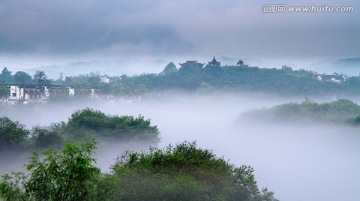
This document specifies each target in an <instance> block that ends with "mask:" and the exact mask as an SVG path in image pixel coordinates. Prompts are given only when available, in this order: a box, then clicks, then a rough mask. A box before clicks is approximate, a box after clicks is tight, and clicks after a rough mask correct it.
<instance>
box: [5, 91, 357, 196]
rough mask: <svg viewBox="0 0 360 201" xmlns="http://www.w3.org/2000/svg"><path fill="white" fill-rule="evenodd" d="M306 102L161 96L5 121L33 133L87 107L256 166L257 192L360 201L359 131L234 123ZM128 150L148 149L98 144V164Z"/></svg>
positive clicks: (53, 109)
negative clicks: (147, 123)
mask: <svg viewBox="0 0 360 201" xmlns="http://www.w3.org/2000/svg"><path fill="white" fill-rule="evenodd" d="M302 100H303V99H291V100H290V99H287V98H278V97H270V96H266V95H262V94H238V95H229V94H222V95H220V94H217V95H208V96H205V95H204V96H201V95H189V94H162V95H149V96H146V97H143V99H142V101H141V103H138V104H129V103H123V102H120V101H113V100H112V101H110V100H107V101H83V102H71V103H59V104H50V103H49V104H47V105H34V106H26V107H20V108H15V107H13V108H9V109H6V110H4V111H0V115H1V116H3V115H7V116H9V117H10V118H11V119H13V120H17V121H19V122H20V123H23V124H25V125H26V126H28V127H31V126H34V125H41V126H47V125H50V124H51V123H55V122H59V121H67V119H68V118H69V117H70V115H71V114H72V113H73V112H74V111H75V110H78V109H83V108H85V107H91V108H94V109H97V110H101V111H102V112H104V113H106V114H111V115H134V116H138V115H140V114H141V115H142V116H144V117H145V118H150V119H151V123H152V125H157V126H158V128H159V130H160V132H161V133H160V138H161V142H160V143H159V145H158V146H159V147H165V146H167V145H168V144H170V143H171V144H176V143H180V142H182V141H185V140H186V141H194V140H195V141H197V144H198V146H199V147H203V148H207V149H211V150H213V151H214V153H215V154H216V155H218V156H223V157H224V158H225V159H229V160H230V162H231V163H233V164H235V165H237V166H239V165H242V164H245V165H250V166H252V167H253V168H254V169H255V173H254V174H255V177H256V179H257V181H258V183H259V186H260V187H268V188H269V189H270V190H271V191H274V192H275V196H276V197H277V198H279V199H280V200H282V201H287V200H291V201H300V200H301V201H303V200H309V201H311V200H314V201H316V200H328V201H337V200H347V201H357V200H360V195H359V194H358V193H357V190H358V189H357V187H358V186H360V174H358V170H359V169H360V157H359V153H360V135H359V134H358V132H359V129H360V128H356V127H351V126H340V125H329V124H321V125H316V124H315V125H314V124H313V125H308V124H303V125H302V124H299V125H288V124H282V123H281V122H279V123H276V124H262V123H259V122H256V121H251V122H249V121H246V122H241V121H240V122H239V121H236V120H237V119H238V117H239V115H240V114H242V113H244V112H246V111H249V110H251V109H254V108H262V107H271V106H273V105H276V104H281V103H286V102H290V101H297V102H300V101H302ZM329 101H331V100H329ZM126 149H135V150H147V149H148V147H147V145H145V144H138V143H134V142H132V143H114V144H112V143H106V144H105V143H104V144H102V145H101V144H100V147H99V149H98V150H97V151H96V152H97V156H96V157H97V165H98V166H100V167H101V169H102V170H103V171H109V167H110V166H111V164H114V162H115V158H116V157H117V156H118V155H120V154H121V153H122V152H123V151H124V150H126ZM7 169H10V168H9V167H7Z"/></svg>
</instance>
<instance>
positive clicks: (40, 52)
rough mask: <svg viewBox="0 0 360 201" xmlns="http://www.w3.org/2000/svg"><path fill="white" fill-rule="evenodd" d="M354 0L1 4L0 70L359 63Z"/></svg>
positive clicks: (15, 0) (359, 14)
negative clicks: (220, 61)
mask: <svg viewBox="0 0 360 201" xmlns="http://www.w3.org/2000/svg"><path fill="white" fill-rule="evenodd" d="M359 2H360V1H358V0H345V1H343V0H338V1H335V0H327V1H321V0H320V1H315V0H313V1H309V0H302V1H295V0H102V1H98V0H76V1H73V0H52V1H43V0H32V1H28V0H0V64H2V65H3V66H4V65H7V66H15V67H16V66H17V65H16V63H17V64H19V63H23V64H27V65H29V66H31V65H51V64H53V65H57V64H58V63H61V62H63V63H64V62H65V63H66V62H77V61H97V60H102V61H117V60H127V61H138V60H141V59H150V60H153V61H158V60H164V61H169V60H176V59H179V60H186V59H199V60H201V59H203V58H209V59H211V57H212V56H218V57H220V56H226V57H229V58H252V59H258V60H267V59H268V60H282V59H284V60H286V59H287V60H289V59H294V60H305V59H309V60H310V59H327V58H349V57H360V23H359V20H360V11H359V8H360V7H359V6H360V3H359ZM273 4H276V5H279V4H281V5H285V6H286V8H288V7H289V6H312V5H315V6H322V5H328V6H353V7H354V11H353V12H348V13H325V12H320V13H304V12H300V13H290V12H288V11H285V12H284V13H264V12H262V8H263V7H264V6H267V5H273ZM6 62H7V64H6ZM18 68H19V67H18ZM145 71H146V69H145Z"/></svg>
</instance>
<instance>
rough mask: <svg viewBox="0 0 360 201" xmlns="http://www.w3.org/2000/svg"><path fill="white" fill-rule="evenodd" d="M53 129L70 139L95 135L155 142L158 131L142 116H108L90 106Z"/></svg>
mask: <svg viewBox="0 0 360 201" xmlns="http://www.w3.org/2000/svg"><path fill="white" fill-rule="evenodd" d="M53 128H54V130H56V131H58V132H59V133H61V134H63V135H64V136H67V137H68V138H70V139H74V140H82V139H83V138H84V137H89V136H92V137H96V138H98V139H110V140H144V141H149V142H157V141H158V140H159V139H158V137H159V131H158V129H157V127H156V126H151V122H150V119H145V118H144V117H143V116H139V117H137V118H135V117H132V116H121V117H119V116H108V115H105V114H104V113H102V112H100V111H96V110H93V109H90V108H85V109H83V110H78V111H75V112H74V113H73V114H72V115H71V117H70V118H69V121H68V122H67V123H64V122H62V123H60V124H55V125H54V126H53Z"/></svg>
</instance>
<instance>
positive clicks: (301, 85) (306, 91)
mask: <svg viewBox="0 0 360 201" xmlns="http://www.w3.org/2000/svg"><path fill="white" fill-rule="evenodd" d="M169 66H173V67H171V68H170V67H169ZM344 77H345V76H344ZM117 83H118V84H119V86H121V85H122V86H132V87H135V88H138V89H139V91H159V90H167V89H181V90H186V91H198V92H205V93H206V92H211V91H217V90H221V91H227V90H229V91H233V90H238V91H251V92H265V93H274V94H280V95H299V94H301V95H319V94H320V95H339V96H340V95H343V94H358V93H359V92H360V77H346V79H344V80H343V81H341V82H333V81H326V80H319V79H318V75H317V73H315V72H312V71H307V70H303V69H302V70H293V69H292V68H290V67H286V66H283V67H282V68H281V69H276V68H272V69H269V68H259V67H250V66H247V65H237V66H221V67H220V66H209V65H207V66H205V67H201V68H200V67H196V66H187V67H180V68H179V69H177V68H176V67H175V65H173V64H172V63H170V64H168V66H167V67H165V69H164V71H162V72H161V73H159V74H142V75H138V76H133V77H127V76H123V77H122V79H120V80H118V81H117ZM113 89H115V88H113Z"/></svg>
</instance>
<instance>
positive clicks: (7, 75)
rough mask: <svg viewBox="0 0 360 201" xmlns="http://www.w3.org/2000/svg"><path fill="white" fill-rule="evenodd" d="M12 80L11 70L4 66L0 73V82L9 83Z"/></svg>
mask: <svg viewBox="0 0 360 201" xmlns="http://www.w3.org/2000/svg"><path fill="white" fill-rule="evenodd" d="M12 81H13V77H12V75H11V71H9V70H8V69H7V68H6V67H4V68H3V70H2V72H1V75H0V82H4V83H11V82H12Z"/></svg>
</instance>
